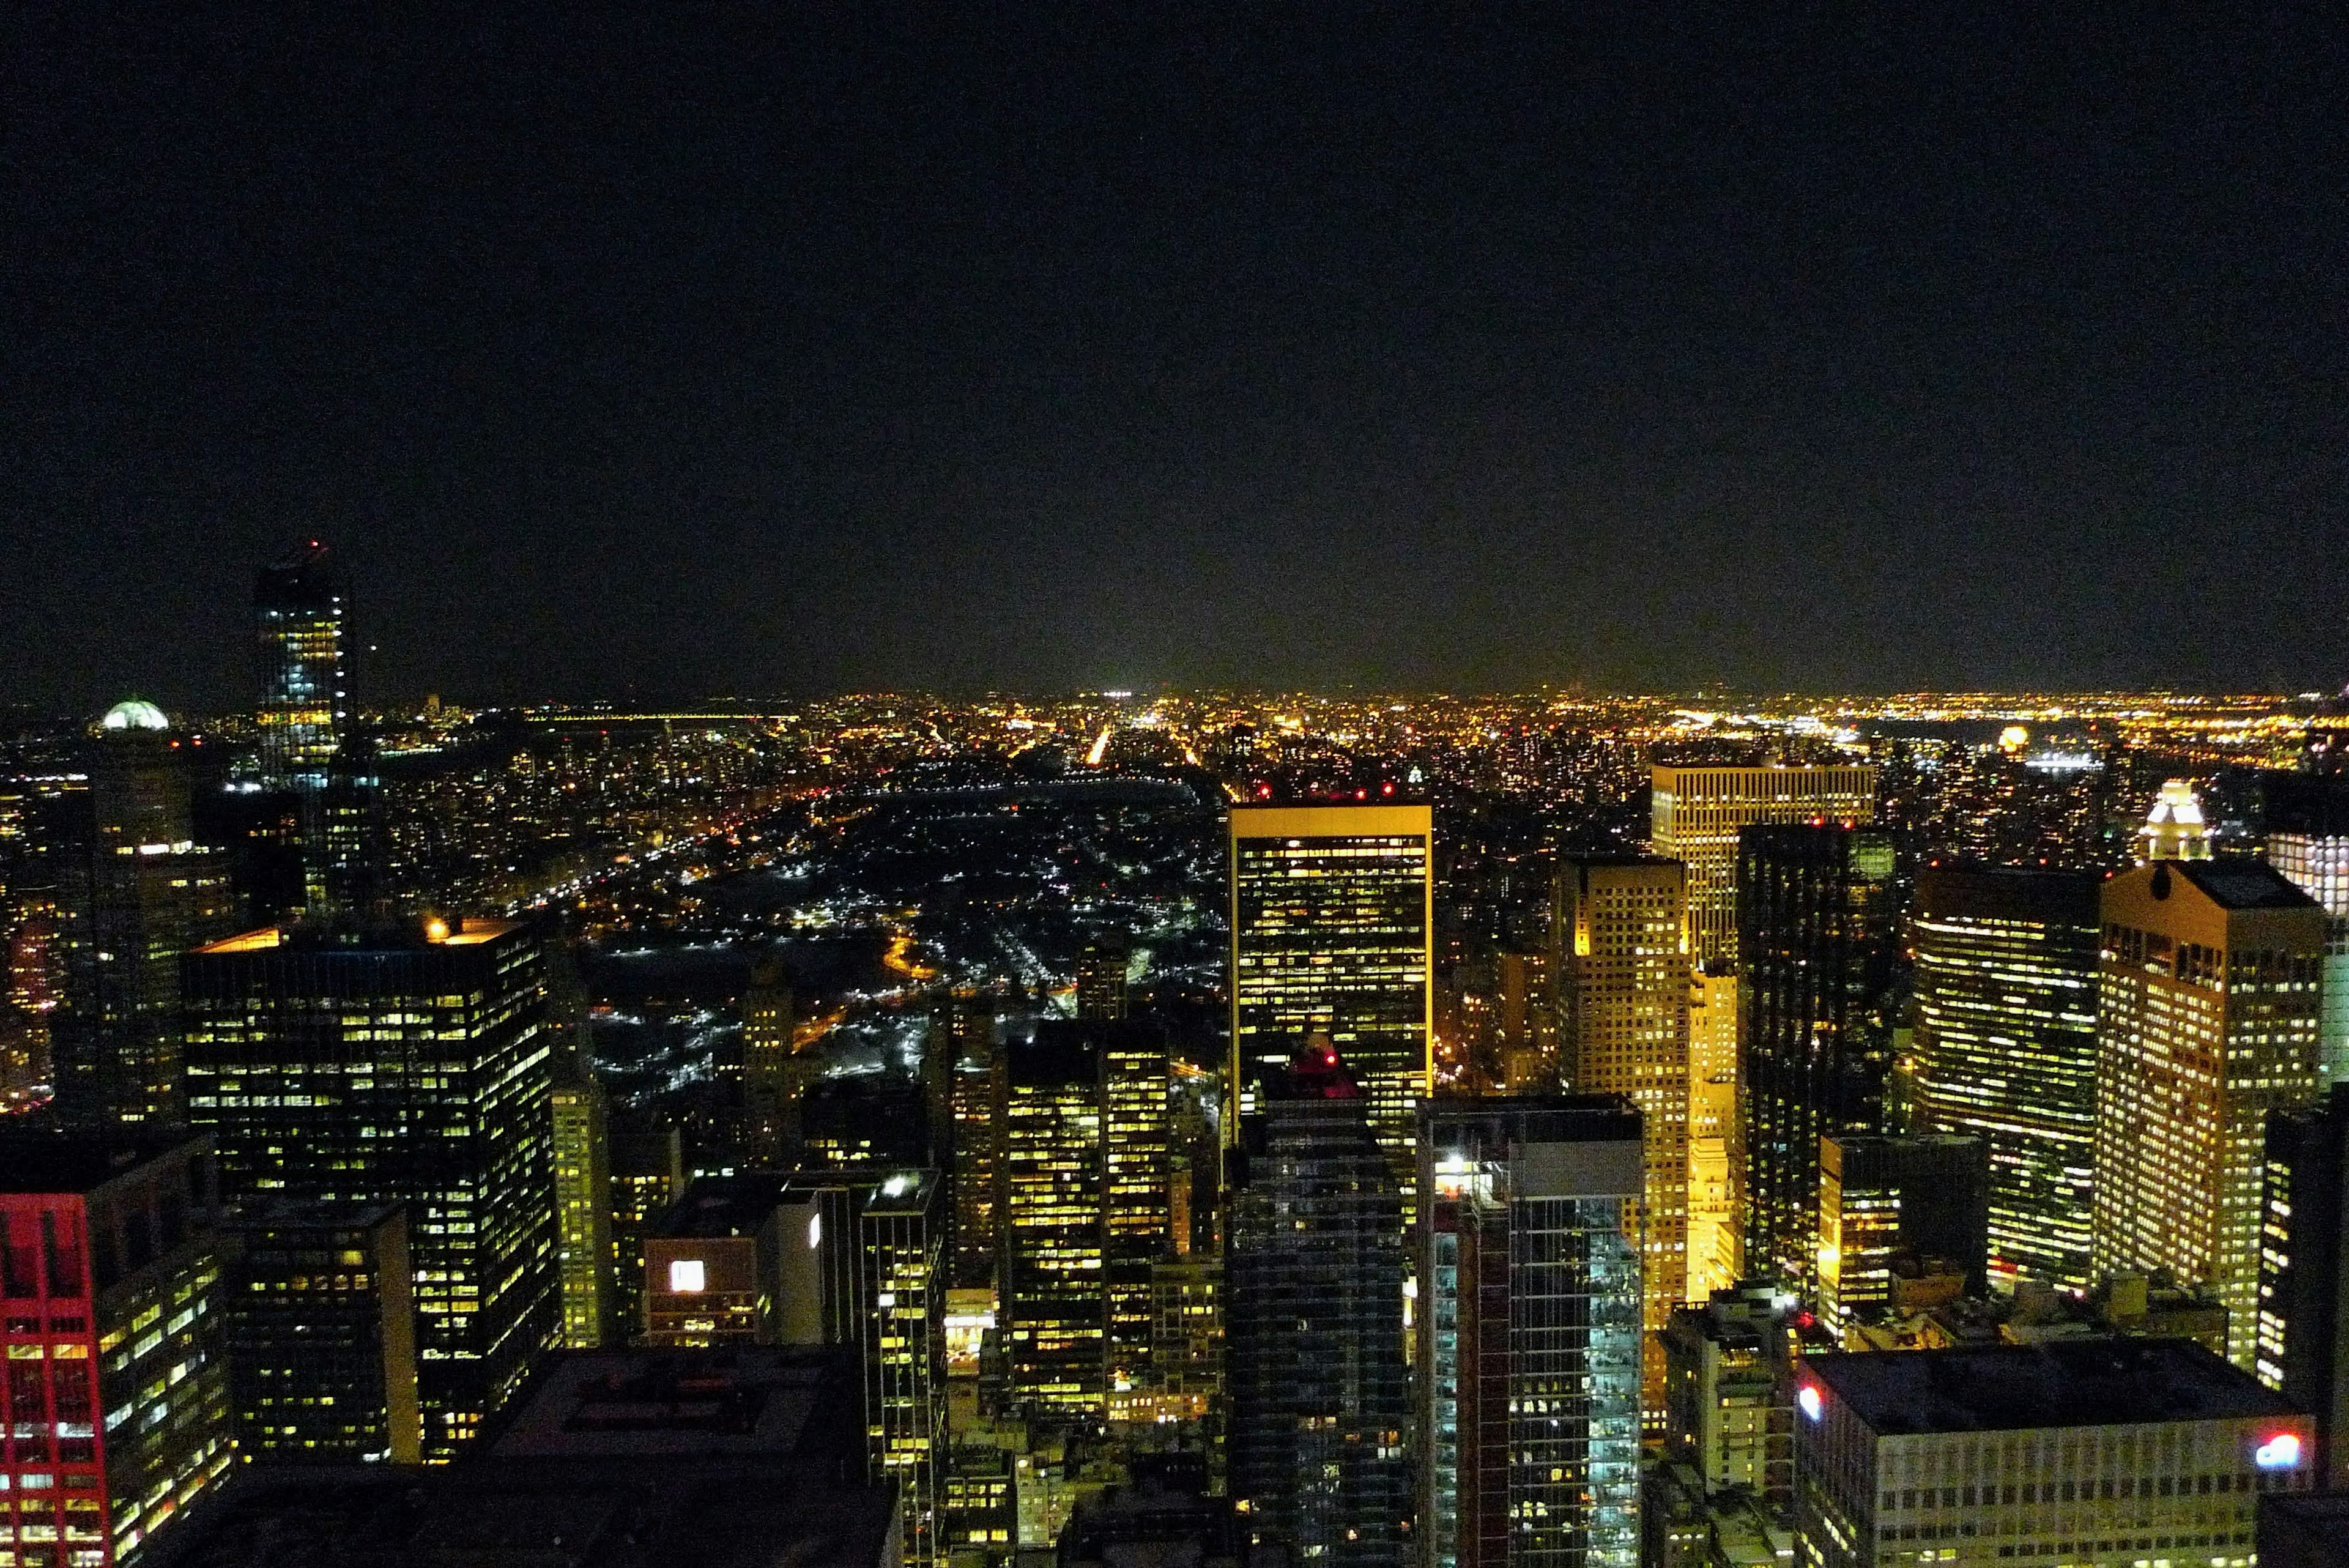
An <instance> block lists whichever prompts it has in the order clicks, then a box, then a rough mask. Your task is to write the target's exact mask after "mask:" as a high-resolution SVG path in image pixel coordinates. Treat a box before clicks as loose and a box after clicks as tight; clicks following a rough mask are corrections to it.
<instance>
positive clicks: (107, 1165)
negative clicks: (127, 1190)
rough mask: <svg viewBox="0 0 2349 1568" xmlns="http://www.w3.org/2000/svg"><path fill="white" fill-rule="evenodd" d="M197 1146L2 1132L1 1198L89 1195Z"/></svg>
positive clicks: (166, 1140)
mask: <svg viewBox="0 0 2349 1568" xmlns="http://www.w3.org/2000/svg"><path fill="white" fill-rule="evenodd" d="M198 1141H199V1140H197V1139H193V1138H186V1137H170V1136H163V1137H123V1136H120V1135H117V1134H94V1133H74V1132H52V1131H47V1130H42V1129H34V1128H24V1129H17V1128H8V1129H5V1130H0V1192H25V1193H33V1192H39V1193H67V1192H83V1193H86V1192H91V1191H95V1190H96V1189H98V1188H101V1187H103V1186H105V1185H106V1184H107V1183H108V1182H109V1181H116V1180H119V1179H121V1178H122V1177H124V1176H125V1175H127V1174H129V1172H131V1171H133V1170H136V1169H138V1168H140V1166H142V1165H144V1164H146V1163H147V1162H148V1161H150V1160H151V1159H155V1158H159V1157H160V1156H162V1155H166V1154H170V1153H171V1152H172V1151H174V1150H176V1149H180V1148H182V1147H186V1146H188V1145H189V1144H191V1143H194V1142H198Z"/></svg>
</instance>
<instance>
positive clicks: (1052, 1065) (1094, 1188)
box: [997, 1030, 1109, 1419]
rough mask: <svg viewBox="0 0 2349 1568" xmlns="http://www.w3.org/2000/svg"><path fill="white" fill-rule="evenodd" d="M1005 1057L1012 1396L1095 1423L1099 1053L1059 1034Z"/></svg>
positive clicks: (1099, 1337) (1015, 1044) (1100, 1231)
mask: <svg viewBox="0 0 2349 1568" xmlns="http://www.w3.org/2000/svg"><path fill="white" fill-rule="evenodd" d="M1005 1055H1006V1068H1005V1074H1004V1114H1003V1143H1002V1154H1001V1160H1002V1163H1001V1166H1000V1168H999V1175H998V1177H997V1184H998V1185H997V1191H998V1193H999V1199H998V1210H997V1214H998V1220H997V1222H998V1225H999V1232H1000V1236H1001V1245H1002V1249H1003V1262H1002V1268H1001V1271H1000V1279H1001V1290H1002V1307H1001V1309H1000V1311H1001V1318H1002V1324H1003V1344H1004V1351H1005V1355H1006V1357H1007V1359H1008V1360H1009V1363H1010V1384H1011V1389H1010V1392H1011V1398H1012V1399H1013V1401H1014V1402H1015V1403H1017V1404H1019V1405H1020V1406H1022V1407H1026V1408H1028V1409H1029V1410H1030V1411H1031V1412H1033V1413H1034V1414H1036V1415H1039V1416H1050V1415H1059V1416H1063V1417H1074V1418H1078V1419H1098V1418H1100V1417H1102V1414H1103V1413H1104V1411H1105V1408H1106V1401H1107V1392H1108V1369H1109V1360H1108V1334H1109V1300H1108V1292H1107V1288H1106V1278H1105V1269H1104V1262H1105V1252H1106V1250H1107V1249H1106V1242H1107V1225H1106V1218H1105V1217H1106V1211H1107V1209H1108V1169H1107V1164H1108V1144H1107V1140H1106V1138H1105V1137H1103V1133H1102V1121H1103V1109H1102V1079H1101V1060H1100V1055H1099V1052H1098V1050H1097V1049H1096V1046H1095V1044H1094V1042H1093V1040H1092V1038H1091V1036H1090V1035H1088V1034H1087V1033H1084V1032H1083V1031H1081V1030H1078V1031H1070V1030H1052V1031H1039V1032H1038V1033H1036V1034H1035V1035H1034V1036H1033V1037H1031V1038H1029V1039H1026V1040H1017V1039H1015V1040H1012V1041H1010V1042H1009V1043H1008V1044H1007V1047H1006V1052H1005Z"/></svg>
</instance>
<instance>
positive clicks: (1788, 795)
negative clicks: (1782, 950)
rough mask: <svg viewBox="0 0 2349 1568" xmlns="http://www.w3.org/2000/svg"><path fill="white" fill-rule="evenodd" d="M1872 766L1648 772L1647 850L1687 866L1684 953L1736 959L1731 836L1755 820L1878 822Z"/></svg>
mask: <svg viewBox="0 0 2349 1568" xmlns="http://www.w3.org/2000/svg"><path fill="white" fill-rule="evenodd" d="M1876 776H1877V771H1876V769H1874V768H1873V767H1863V766H1849V767H1847V766H1835V767H1799V768H1787V767H1767V768H1735V767H1710V766H1702V765H1700V766H1694V767H1669V766H1661V765H1660V766H1658V767H1657V768H1656V770H1655V774H1654V796H1653V803H1652V805H1651V811H1652V814H1653V826H1652V831H1651V836H1650V838H1649V842H1648V847H1649V848H1650V849H1651V851H1653V852H1654V853H1655V854H1658V855H1661V856H1663V857H1666V858H1667V859H1671V860H1679V861H1682V862H1684V863H1686V865H1687V866H1688V868H1689V880H1688V905H1689V954H1690V957H1691V958H1692V959H1693V960H1694V961H1697V962H1698V963H1709V962H1712V961H1715V960H1733V959H1735V958H1736V957H1737V835H1738V832H1739V830H1740V829H1742V828H1746V827H1752V826H1756V825H1758V824H1763V823H1774V822H1786V823H1827V824H1836V823H1840V824H1845V825H1849V826H1867V825H1868V823H1871V822H1873V821H1875V820H1876Z"/></svg>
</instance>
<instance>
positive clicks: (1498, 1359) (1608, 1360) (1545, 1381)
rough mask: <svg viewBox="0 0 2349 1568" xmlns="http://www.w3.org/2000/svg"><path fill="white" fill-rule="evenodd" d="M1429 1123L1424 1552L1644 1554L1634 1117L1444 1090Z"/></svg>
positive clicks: (1573, 1557) (1435, 1556) (1434, 1561)
mask: <svg viewBox="0 0 2349 1568" xmlns="http://www.w3.org/2000/svg"><path fill="white" fill-rule="evenodd" d="M1425 1118H1426V1130H1425V1135H1424V1137H1425V1142H1424V1146H1423V1147H1424V1152H1423V1156H1422V1158H1423V1161H1424V1168H1423V1177H1424V1179H1425V1180H1426V1182H1427V1193H1428V1199H1427V1209H1428V1222H1427V1224H1426V1225H1425V1226H1424V1227H1423V1228H1422V1230H1421V1231H1420V1232H1419V1245H1420V1246H1421V1248H1422V1249H1423V1251H1422V1256H1421V1258H1420V1262H1419V1277H1420V1279H1421V1280H1422V1281H1423V1282H1425V1283H1424V1285H1423V1289H1422V1292H1421V1299H1422V1301H1423V1303H1425V1310H1426V1314H1427V1321H1426V1326H1425V1329H1424V1331H1423V1333H1422V1334H1420V1336H1419V1395H1418V1399H1419V1415H1418V1432H1419V1451H1420V1455H1421V1462H1420V1476H1421V1481H1420V1499H1419V1516H1420V1518H1419V1528H1420V1530H1421V1532H1422V1533H1423V1539H1424V1542H1425V1545H1424V1551H1425V1553H1426V1562H1427V1563H1428V1564H1429V1565H1430V1568H1518V1565H1521V1564H1543V1565H1554V1568H1562V1565H1567V1564H1574V1565H1578V1568H1637V1564H1638V1563H1639V1562H1640V1506H1639V1503H1640V1340H1641V1334H1640V1300H1641V1296H1642V1291H1641V1289H1640V1248H1639V1238H1638V1216H1639V1210H1640V1193H1641V1191H1642V1189H1643V1187H1644V1185H1645V1182H1646V1179H1647V1161H1646V1159H1645V1158H1644V1156H1643V1152H1642V1146H1643V1139H1642V1136H1641V1131H1640V1116H1639V1113H1638V1112H1636V1111H1634V1110H1633V1109H1631V1108H1630V1105H1629V1103H1628V1102H1627V1101H1625V1100H1624V1099H1622V1098H1620V1097H1618V1096H1577V1097H1568V1098H1558V1097H1531V1096H1527V1097H1510V1098H1506V1099H1485V1100H1457V1101H1436V1102H1433V1103H1431V1104H1430V1105H1429V1106H1428V1107H1427V1110H1426V1113H1425ZM1238 1310H1239V1306H1238V1303H1237V1298H1236V1299H1235V1303H1234V1311H1235V1313H1237V1311H1238Z"/></svg>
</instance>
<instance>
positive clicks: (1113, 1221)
mask: <svg viewBox="0 0 2349 1568" xmlns="http://www.w3.org/2000/svg"><path fill="white" fill-rule="evenodd" d="M1040 1027H1042V1028H1046V1029H1049V1028H1051V1027H1053V1026H1052V1025H1050V1024H1046V1025H1042V1026H1040ZM1071 1027H1079V1028H1082V1029H1084V1030H1085V1032H1086V1033H1090V1034H1091V1035H1092V1037H1093V1038H1094V1039H1095V1040H1097V1041H1098V1042H1099V1050H1100V1052H1101V1063H1102V1138H1103V1141H1104V1143H1105V1144H1106V1150H1105V1153H1104V1156H1103V1169H1104V1171H1105V1173H1106V1182H1107V1202H1106V1208H1105V1211H1104V1213H1103V1216H1102V1221H1103V1226H1104V1229H1105V1230H1106V1231H1107V1242H1106V1246H1107V1251H1106V1253H1105V1254H1104V1257H1103V1260H1102V1264H1103V1269H1104V1272H1105V1273H1106V1274H1107V1279H1106V1281H1105V1283H1106V1286H1107V1289H1108V1293H1109V1379H1110V1395H1111V1402H1112V1406H1114V1405H1115V1404H1116V1403H1117V1402H1118V1396H1119V1395H1120V1394H1121V1393H1127V1394H1132V1393H1134V1392H1136V1391H1146V1385H1147V1382H1148V1366H1149V1362H1150V1339H1151V1315H1152V1307H1151V1270H1152V1267H1153V1266H1154V1264H1156V1263H1157V1262H1158V1261H1159V1260H1160V1259H1161V1258H1164V1257H1165V1256H1166V1255H1167V1254H1168V1253H1170V1252H1171V1251H1173V1250H1174V1246H1173V1221H1172V1214H1171V1203H1170V1198H1171V1192H1170V1187H1171V1179H1172V1174H1173V1152H1174V1151H1173V1148H1172V1147H1171V1138H1172V1133H1173V1116H1172V1115H1171V1112H1172V1106H1171V1104H1170V1103H1169V1098H1168V1096H1169V1091H1170V1085H1169V1081H1168V1064H1167V1053H1166V1035H1165V1032H1164V1030H1162V1029H1160V1028H1159V1027H1158V1026H1157V1025H1156V1024H1154V1023H1092V1024H1089V1025H1075V1026H1071Z"/></svg>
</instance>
